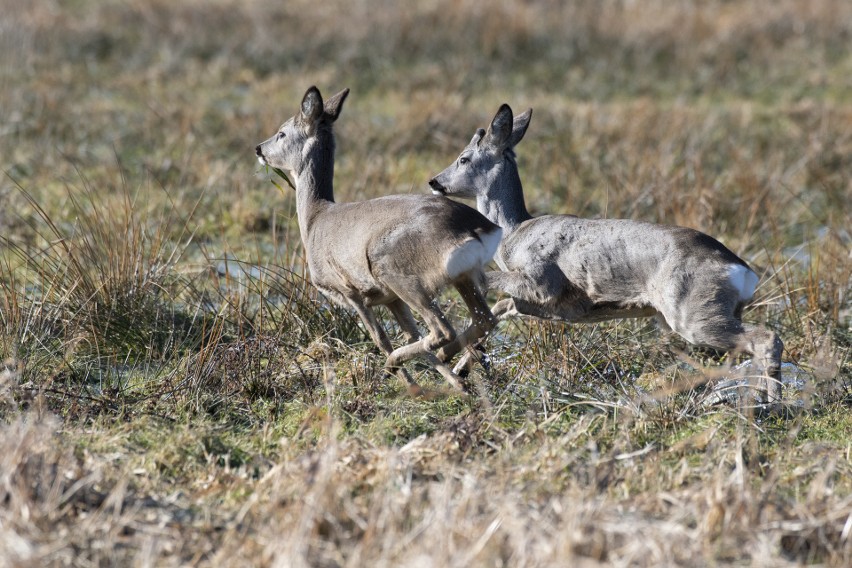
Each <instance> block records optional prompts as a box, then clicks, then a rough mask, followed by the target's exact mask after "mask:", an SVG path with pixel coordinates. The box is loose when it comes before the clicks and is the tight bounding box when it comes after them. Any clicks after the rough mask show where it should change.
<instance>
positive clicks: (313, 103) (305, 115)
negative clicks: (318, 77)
mask: <svg viewBox="0 0 852 568" xmlns="http://www.w3.org/2000/svg"><path fill="white" fill-rule="evenodd" d="M322 112H323V105H322V95H321V94H320V92H319V89H317V88H316V87H311V88H310V89H308V90H307V91H306V92H305V96H304V97H303V98H302V121H303V122H304V123H305V124H313V123H314V122H316V120H317V119H318V118H319V117H320V116H321V115H322Z"/></svg>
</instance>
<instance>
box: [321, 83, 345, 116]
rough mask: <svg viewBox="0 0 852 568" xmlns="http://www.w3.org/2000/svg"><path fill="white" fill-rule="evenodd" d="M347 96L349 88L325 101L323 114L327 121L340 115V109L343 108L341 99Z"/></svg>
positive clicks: (343, 99)
mask: <svg viewBox="0 0 852 568" xmlns="http://www.w3.org/2000/svg"><path fill="white" fill-rule="evenodd" d="M347 96H349V89H343V90H342V91H340V92H339V93H337V94H336V95H334V96H332V97H329V99H328V100H327V101H325V116H326V118H328V119H329V121H331V122H334V121H335V120H337V117H338V116H340V111H341V110H342V109H343V101H345V100H346V97H347Z"/></svg>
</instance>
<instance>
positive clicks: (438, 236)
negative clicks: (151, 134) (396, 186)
mask: <svg viewBox="0 0 852 568" xmlns="http://www.w3.org/2000/svg"><path fill="white" fill-rule="evenodd" d="M348 94H349V89H344V90H343V91H341V92H339V93H338V94H336V95H334V96H333V97H331V98H329V99H328V100H327V101H325V103H323V100H322V96H321V95H320V92H319V90H318V89H317V88H316V87H311V88H310V89H308V90H307V92H306V93H305V95H304V97H303V99H302V104H301V110H300V111H299V112H297V113H296V115H295V116H293V117H292V118H290V119H289V120H288V121H287V122H285V123H284V124H283V125H282V126H281V128H279V129H278V131H277V132H276V133H275V135H273V136H272V137H271V138H269V139H268V140H266V141H265V142H262V143H261V144H259V145H258V146H257V147H256V148H255V153H256V154H257V157H258V160H259V161H260V163H261V164H263V165H268V166H272V167H275V168H280V169H282V170H285V171H288V172H290V174H291V175H292V176H293V178H294V179H295V189H296V214H297V217H298V220H299V230H300V233H301V236H302V243H303V245H304V247H305V253H306V256H307V261H308V269H309V271H310V274H311V281H312V282H313V284H314V286H316V287H317V288H318V289H319V290H320V291H321V292H323V293H324V294H325V295H326V296H328V297H329V298H330V299H332V300H333V301H335V302H337V303H339V304H341V305H343V306H348V307H351V308H353V309H354V310H355V311H356V312H357V313H358V315H359V316H360V317H361V319H362V320H363V322H364V325H365V326H366V328H367V331H368V332H369V334H370V336H371V337H372V339H373V341H374V342H375V343H376V345H377V346H378V347H379V349H381V350H382V352H383V353H385V354H386V355H387V356H388V357H387V361H386V363H385V366H386V368H387V369H389V370H395V371H396V372H397V373H398V374H399V375H400V376H401V377H402V378H403V379H405V380H406V381H408V382H409V383H410V384H412V385H414V383H413V381H412V380H411V377H410V376H409V375H408V373H407V372H406V371H405V369H404V368H402V363H404V362H405V361H408V360H409V359H412V358H414V357H417V356H423V357H424V358H425V359H426V360H427V362H428V363H429V364H430V365H431V366H432V367H433V368H435V369H436V370H437V371H438V372H440V373H441V375H443V376H444V378H445V379H447V381H448V382H450V383H451V384H452V385H453V386H454V387H456V388H461V387H460V383H459V381H458V379H459V377H458V376H457V375H455V374H454V373H453V372H452V370H451V369H450V368H449V367H447V366H446V365H444V364H443V363H442V362H440V361H439V360H438V358H437V357H436V356H435V354H434V353H433V351H434V350H436V349H437V348H439V347H444V349H445V351H452V350H455V351H456V352H457V351H458V350H459V349H461V348H462V347H464V345H467V344H468V343H472V342H475V341H477V340H479V339H480V338H481V337H483V336H484V335H485V334H486V333H487V332H488V331H489V330H490V329H491V328H493V327H494V325H495V324H496V323H497V322H496V319H495V318H494V316H493V315H492V314H491V310H489V309H488V304H487V302H486V300H485V297H484V295H483V293H482V291H481V286H482V284H483V283H484V269H483V267H484V265H485V264H486V263H488V262H489V261H490V260H491V258H492V257H493V256H494V251H495V250H496V249H497V245H498V244H499V243H500V236H501V234H502V231H501V229H500V227H498V226H497V225H495V224H493V223H491V222H490V221H489V220H488V219H486V218H485V217H483V216H482V215H480V214H479V213H478V212H477V211H476V210H475V209H473V208H472V207H468V206H467V205H464V204H462V203H457V202H454V201H452V200H450V199H447V198H446V197H437V196H433V197H430V198H429V199H427V200H424V199H423V198H422V197H421V196H417V195H392V196H386V197H380V198H377V199H370V200H368V201H361V202H354V203H335V201H334V189H333V176H334V147H335V143H334V134H333V132H332V125H333V123H334V122H335V121H336V120H337V117H338V116H339V114H340V111H341V109H342V107H343V101H345V100H346V96H347V95H348ZM449 285H452V286H454V287H455V288H456V290H458V292H459V294H460V296H461V298H462V300H464V302H465V304H466V305H467V307H468V309H469V310H470V313H471V316H472V319H473V322H472V324H471V326H470V328H468V329H467V330H466V331H465V332H464V333H463V334H461V335H460V336H458V337H457V336H456V333H455V331H454V330H453V328H452V327H451V325H450V323H449V322H448V321H447V319H446V317H445V316H444V314H443V313H442V311H441V309H440V307H439V306H438V303H437V302H436V300H435V297H436V296H437V295H438V293H439V292H440V291H441V290H442V289H443V288H445V287H447V286H449ZM379 305H385V306H387V307H388V308H389V309H390V311H391V313H392V314H393V315H394V317H395V318H396V320H397V321H398V322H399V326H400V328H401V330H402V331H403V334H404V335H405V338H406V340H407V342H408V344H407V345H405V346H403V347H400V348H398V349H396V350H392V348H391V343H390V340H389V339H388V336H387V334H386V333H385V331H384V329H383V328H382V326H381V324H379V322H378V320H377V319H376V316H375V314H374V313H373V306H379ZM409 307H411V308H414V310H415V311H417V312H418V313H419V314H420V315H421V316H422V317H423V319H424V320H425V322H426V325H427V327H428V328H429V334H428V335H427V336H426V337H424V338H423V339H420V334H419V332H418V330H417V324H416V323H415V321H414V318H413V317H412V315H411V311H410V309H409Z"/></svg>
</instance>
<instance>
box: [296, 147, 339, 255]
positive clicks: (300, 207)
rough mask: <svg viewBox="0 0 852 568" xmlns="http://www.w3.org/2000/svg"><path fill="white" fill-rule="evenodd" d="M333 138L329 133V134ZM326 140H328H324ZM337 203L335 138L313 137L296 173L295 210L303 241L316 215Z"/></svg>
mask: <svg viewBox="0 0 852 568" xmlns="http://www.w3.org/2000/svg"><path fill="white" fill-rule="evenodd" d="M329 138H330V134H329ZM323 142H325V143H323ZM332 203H334V139H333V138H330V140H326V141H321V140H314V141H313V146H312V147H310V148H306V156H305V160H304V162H303V165H302V169H301V171H299V173H298V175H296V214H297V215H298V217H299V227H300V228H301V232H302V240H303V242H307V240H306V237H307V235H308V233H309V232H310V229H311V226H312V225H313V223H314V221H315V220H316V217H317V215H319V214H320V213H322V211H324V210H325V209H326V208H327V207H328V206H329V205H330V204H332Z"/></svg>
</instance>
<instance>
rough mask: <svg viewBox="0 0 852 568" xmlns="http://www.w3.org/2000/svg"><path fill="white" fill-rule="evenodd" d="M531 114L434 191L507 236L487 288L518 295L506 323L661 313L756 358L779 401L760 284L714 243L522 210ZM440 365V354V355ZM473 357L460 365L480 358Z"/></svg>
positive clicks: (504, 125)
mask: <svg viewBox="0 0 852 568" xmlns="http://www.w3.org/2000/svg"><path fill="white" fill-rule="evenodd" d="M531 116H532V109H530V110H528V111H526V112H525V113H523V114H521V115H520V116H518V117H517V118H514V119H513V116H512V109H511V108H509V106H508V105H505V104H504V105H503V106H501V107H500V110H499V111H498V112H497V114H496V115H495V116H494V119H493V120H492V121H491V125H490V126H489V127H488V130H487V131H486V130H482V129H479V130H478V131H477V132H476V134H475V135H474V137H473V139H472V140H471V141H470V143H469V144H468V145H467V147H466V148H465V149H464V150H463V151H462V153H461V154H460V155H459V157H458V158H457V159H456V161H455V162H454V163H453V164H452V165H451V166H450V167H448V168H447V169H445V170H444V171H443V172H441V173H440V174H438V175H437V176H435V177H434V178H433V179H432V180H431V181H430V182H429V185H430V186H432V191H433V193H436V194H440V195H449V196H457V197H467V198H475V199H476V206H477V209H478V210H479V211H480V212H481V213H483V214H484V215H485V216H486V217H488V219H490V220H491V221H492V222H494V223H496V224H498V225H500V227H502V228H503V240H502V242H501V243H500V246H499V247H498V249H497V254H496V256H495V260H496V262H497V264H498V265H499V267H500V269H501V270H502V272H488V273H487V274H486V279H487V287H488V289H496V290H500V291H503V292H505V293H506V294H508V295H509V296H511V297H510V298H506V299H503V300H500V301H499V302H497V304H495V306H494V309H493V313H494V315H495V316H496V317H497V318H498V319H499V320H502V319H505V318H507V317H509V316H515V315H519V316H527V317H534V318H541V319H549V320H562V321H567V322H598V321H603V320H609V319H614V318H626V317H649V316H655V317H656V318H657V320H658V321H659V322H660V323H661V325H662V326H663V327H664V328H667V329H671V330H674V331H675V332H677V333H678V334H680V335H681V336H682V337H683V338H684V339H686V340H687V341H689V342H690V343H692V344H695V345H702V346H707V347H713V348H717V349H723V350H727V351H735V352H739V351H744V352H748V353H751V354H752V355H753V356H754V357H755V358H756V359H757V363H758V364H759V366H760V367H762V369H763V371H764V373H765V375H764V376H762V377H761V379H760V381H759V385H758V387H759V388H758V391H759V392H760V393H761V394H762V395H763V396H765V397H766V402H768V403H772V404H776V403H780V402H781V382H780V381H779V378H780V366H781V351H782V349H783V344H782V343H781V340H780V339H779V338H778V336H777V335H776V334H775V333H774V332H773V331H770V330H769V329H765V328H762V327H757V326H754V325H749V324H744V323H743V322H742V321H741V315H742V309H743V306H744V305H745V303H746V302H748V301H749V300H750V299H751V297H752V295H753V294H754V290H755V286H756V285H757V281H758V277H757V275H756V274H755V273H754V272H753V271H752V270H751V269H750V268H749V267H748V265H747V264H746V263H745V262H744V261H743V260H741V259H740V258H739V257H737V256H736V255H735V254H734V253H732V252H731V251H730V250H728V249H727V248H725V246H723V245H722V244H721V243H720V242H719V241H717V240H716V239H714V238H712V237H710V236H708V235H705V234H703V233H700V232H698V231H695V230H692V229H687V228H684V227H676V226H666V225H655V224H651V223H643V222H639V221H632V220H625V219H581V218H578V217H576V216H573V215H543V216H541V217H532V216H531V215H530V214H529V213H528V212H527V208H526V205H525V204H524V194H523V188H522V186H521V180H520V177H519V176H518V166H517V163H516V162H515V152H514V147H515V145H516V144H517V143H518V142H520V141H521V139H522V138H523V136H524V134H525V132H526V130H527V127H528V126H529V122H530V117H531ZM439 356H440V354H439ZM470 358H471V356H470V354H466V355H465V357H464V359H463V361H462V363H460V364H459V366H457V368H456V371H458V369H459V368H461V366H462V365H463V364H467V363H469V361H470Z"/></svg>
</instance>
